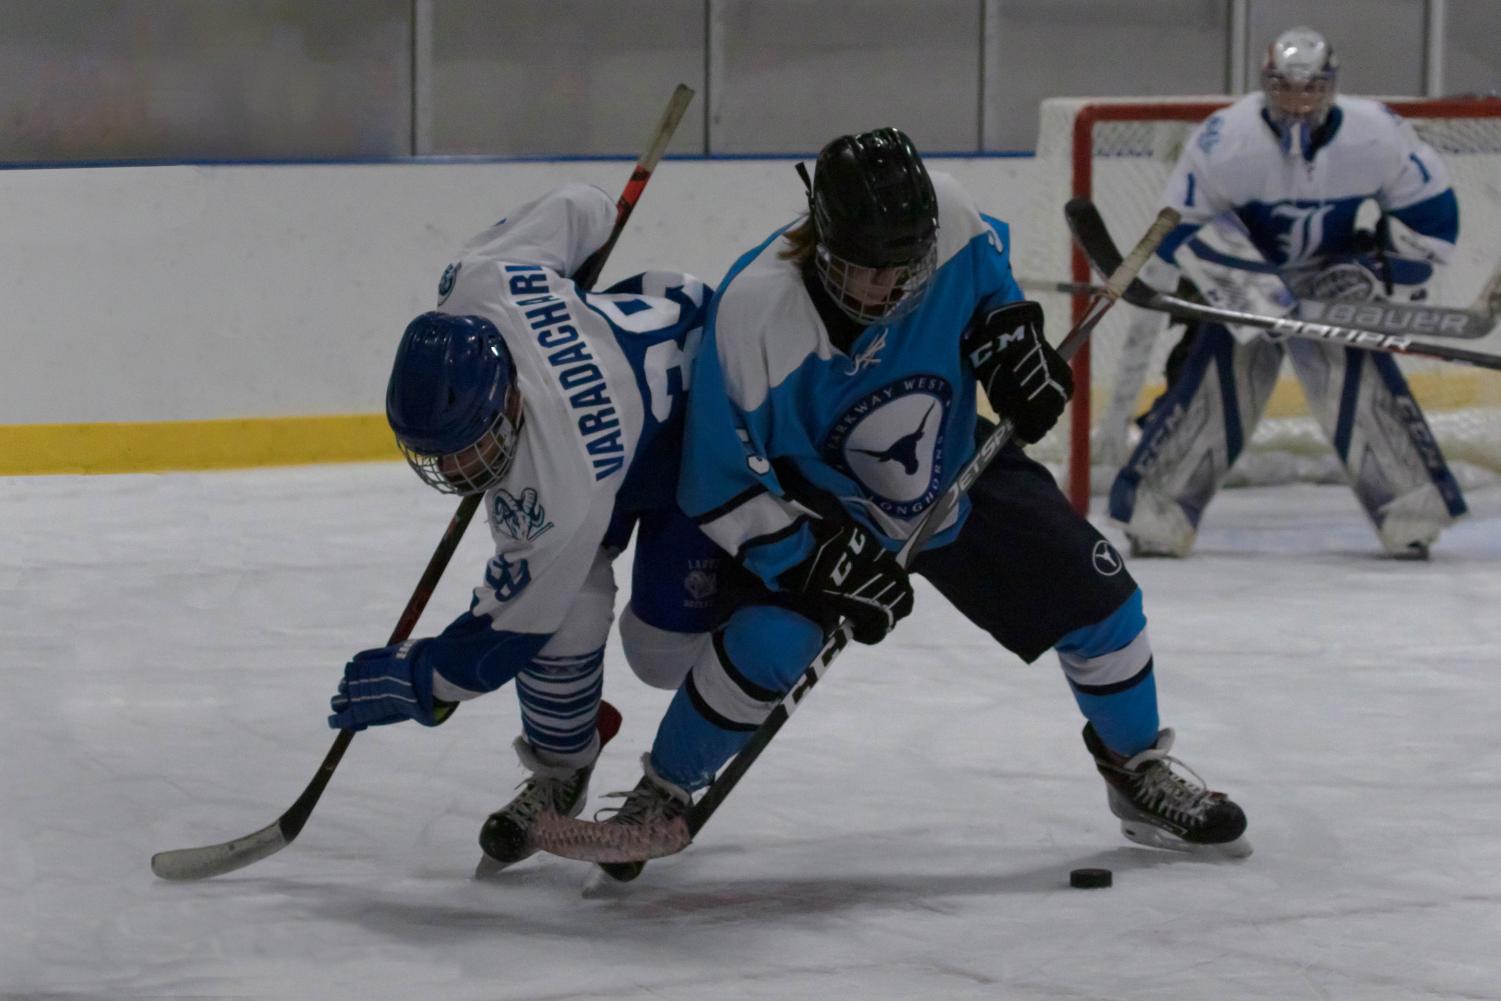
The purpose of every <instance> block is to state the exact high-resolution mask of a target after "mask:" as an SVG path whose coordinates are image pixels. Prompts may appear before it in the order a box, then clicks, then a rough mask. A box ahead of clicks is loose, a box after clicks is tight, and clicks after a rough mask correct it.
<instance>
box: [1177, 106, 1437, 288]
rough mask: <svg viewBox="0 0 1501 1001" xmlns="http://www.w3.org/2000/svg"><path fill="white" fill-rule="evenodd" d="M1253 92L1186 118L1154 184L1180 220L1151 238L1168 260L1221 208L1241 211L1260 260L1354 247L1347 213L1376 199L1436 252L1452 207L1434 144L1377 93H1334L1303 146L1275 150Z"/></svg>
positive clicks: (1285, 261)
mask: <svg viewBox="0 0 1501 1001" xmlns="http://www.w3.org/2000/svg"><path fill="white" fill-rule="evenodd" d="M1265 100H1266V99H1265V97H1264V96H1263V95H1262V94H1261V93H1259V92H1258V93H1253V94H1248V95H1246V96H1245V97H1242V98H1241V99H1240V100H1238V101H1236V102H1235V103H1234V104H1232V105H1230V106H1229V107H1228V108H1225V109H1223V110H1221V111H1219V112H1217V113H1215V114H1214V115H1211V116H1210V117H1209V118H1208V119H1206V120H1205V121H1204V122H1203V123H1202V124H1200V125H1199V126H1198V128H1197V129H1195V130H1194V132H1193V134H1192V135H1191V136H1190V137H1189V139H1188V142H1187V143H1185V145H1184V148H1183V153H1182V155H1181V157H1180V158H1179V160H1178V164H1177V166H1176V168H1175V169H1174V171H1173V173H1172V176H1171V177H1170V178H1169V180H1168V183H1167V188H1166V190H1165V192H1164V195H1163V204H1164V205H1166V206H1171V207H1172V208H1175V209H1177V210H1178V211H1179V212H1181V213H1182V214H1183V223H1182V225H1180V226H1179V227H1178V228H1177V229H1176V230H1174V231H1173V232H1172V233H1171V234H1169V236H1168V238H1167V239H1166V240H1164V241H1163V243H1162V245H1161V247H1160V248H1159V250H1158V254H1159V256H1160V257H1161V259H1162V260H1164V261H1167V262H1169V263H1171V262H1172V260H1173V255H1174V254H1175V252H1176V251H1177V249H1178V247H1179V246H1181V245H1182V244H1183V243H1184V242H1185V241H1186V240H1187V239H1188V238H1189V237H1190V236H1191V235H1192V234H1193V232H1194V231H1195V230H1196V229H1197V228H1198V227H1199V226H1201V225H1203V224H1204V223H1205V222H1208V221H1209V220H1210V219H1212V218H1214V217H1215V216H1218V215H1220V214H1222V213H1227V212H1233V213H1234V214H1235V215H1236V216H1237V217H1239V219H1240V221H1241V222H1242V223H1244V225H1245V227H1246V229H1247V231H1248V232H1249V234H1250V237H1251V240H1252V242H1253V243H1254V244H1255V245H1256V247H1257V249H1258V250H1260V252H1261V254H1262V256H1263V257H1264V258H1265V260H1266V262H1267V263H1269V264H1271V265H1273V266H1274V267H1275V268H1277V269H1278V270H1283V271H1301V270H1308V269H1313V268H1316V267H1318V266H1320V265H1321V264H1323V263H1327V262H1331V261H1334V260H1339V259H1341V258H1346V259H1347V258H1349V257H1351V256H1354V255H1356V254H1357V253H1358V252H1359V248H1358V246H1357V241H1356V214H1357V212H1358V210H1359V209H1360V206H1361V204H1362V203H1363V202H1365V201H1366V200H1368V199H1370V200H1373V201H1375V203H1376V204H1377V206H1378V207H1379V208H1380V210H1381V212H1382V214H1383V215H1384V216H1387V217H1390V218H1392V219H1395V220H1397V221H1399V222H1401V223H1403V224H1404V225H1405V226H1406V228H1407V230H1410V231H1411V238H1412V239H1413V240H1415V241H1417V242H1418V243H1419V244H1421V252H1420V255H1419V256H1422V257H1424V258H1426V259H1427V260H1429V261H1433V262H1435V263H1444V262H1446V261H1447V260H1448V259H1449V258H1450V257H1451V256H1452V253H1453V249H1454V242H1455V240H1456V239H1457V238H1458V235H1459V210H1458V203H1457V201H1456V200H1455V197H1454V192H1453V189H1452V187H1451V185H1450V182H1449V175H1448V171H1447V170H1446V168H1445V167H1444V163H1443V161H1442V160H1441V159H1440V158H1439V157H1438V155H1437V154H1436V153H1435V152H1434V151H1433V150H1432V149H1431V148H1430V147H1429V146H1428V145H1427V144H1426V143H1424V142H1423V141H1422V140H1421V139H1419V138H1418V135H1417V133H1416V132H1414V131H1413V128H1412V125H1411V124H1410V123H1408V122H1406V121H1405V120H1403V119H1402V118H1401V117H1400V116H1399V115H1397V114H1396V113H1395V112H1393V111H1392V110H1391V109H1390V108H1388V107H1387V106H1386V105H1384V104H1382V103H1380V102H1379V101H1373V100H1369V99H1366V98H1358V97H1344V96H1340V97H1338V98H1336V100H1335V103H1334V106H1333V107H1332V108H1331V109H1330V112H1329V117H1328V119H1327V120H1326V122H1325V124H1324V125H1323V126H1321V127H1320V128H1319V129H1317V130H1315V132H1314V134H1313V140H1312V142H1311V143H1310V144H1309V147H1308V149H1307V150H1306V151H1303V152H1298V153H1292V154H1289V153H1285V152H1284V151H1283V148H1282V145H1281V143H1280V141H1279V139H1278V136H1277V134H1276V132H1274V130H1273V129H1272V127H1271V124H1270V123H1269V122H1268V120H1267V119H1266V117H1265V115H1264V113H1263V109H1264V108H1265Z"/></svg>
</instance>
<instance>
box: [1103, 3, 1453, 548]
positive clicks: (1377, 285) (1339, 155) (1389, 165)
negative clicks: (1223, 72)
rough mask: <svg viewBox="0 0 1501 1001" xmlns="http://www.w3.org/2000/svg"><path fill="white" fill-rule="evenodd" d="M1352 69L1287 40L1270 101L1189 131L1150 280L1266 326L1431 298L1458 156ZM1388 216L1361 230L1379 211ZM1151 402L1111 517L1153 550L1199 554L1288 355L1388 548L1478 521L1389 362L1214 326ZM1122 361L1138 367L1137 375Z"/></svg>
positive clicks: (1145, 319)
mask: <svg viewBox="0 0 1501 1001" xmlns="http://www.w3.org/2000/svg"><path fill="white" fill-rule="evenodd" d="M1336 69H1337V66H1336V62H1335V59H1334V55H1333V52H1332V50H1331V49H1330V47H1329V45H1328V43H1327V42H1326V41H1325V40H1324V38H1323V37H1322V36H1321V35H1319V34H1318V33H1317V32H1315V31H1312V30H1310V29H1308V28H1294V29H1292V30H1290V31H1287V32H1284V33H1283V34H1282V35H1280V36H1279V37H1278V38H1277V40H1276V41H1275V42H1273V43H1272V45H1271V46H1270V48H1269V49H1268V52H1267V59H1266V63H1265V66H1264V68H1263V70H1262V91H1261V92H1260V93H1254V94H1250V95H1247V96H1246V97H1243V98H1241V99H1240V100H1238V101H1236V102H1235V103H1234V104H1232V105H1231V106H1230V107H1228V108H1226V109H1224V110H1223V111H1221V112H1219V113H1217V114H1215V115H1213V116H1211V117H1210V118H1209V119H1208V120H1206V121H1205V122H1204V123H1203V124H1202V125H1200V126H1199V127H1198V129H1197V130H1196V131H1195V132H1194V133H1193V134H1192V135H1191V136H1190V138H1189V141H1188V142H1187V144H1186V145H1185V147H1184V151H1183V154H1182V156H1181V157H1180V159H1179V161H1178V164H1177V167H1176V169H1175V170H1174V171H1173V174H1172V177H1171V178H1170V179H1169V181H1168V185H1167V190H1166V192H1165V194H1164V197H1163V201H1164V204H1167V205H1171V206H1172V207H1174V208H1176V209H1178V210H1179V211H1180V212H1181V213H1182V214H1183V224H1182V225H1181V226H1179V227H1178V229H1176V230H1174V231H1173V232H1172V233H1171V234H1170V235H1169V237H1168V238H1167V240H1165V241H1164V242H1163V244H1162V246H1161V248H1160V250H1159V251H1158V256H1157V257H1156V258H1154V259H1153V261H1152V262H1151V264H1150V265H1149V267H1148V268H1147V270H1146V271H1144V273H1143V278H1144V279H1145V280H1147V281H1148V282H1149V283H1151V284H1153V285H1154V286H1156V287H1158V288H1160V289H1163V290H1164V291H1168V290H1171V289H1173V288H1174V287H1175V286H1176V282H1177V279H1178V276H1179V273H1180V269H1181V273H1182V274H1183V275H1184V276H1186V277H1187V278H1188V279H1189V280H1190V281H1191V282H1192V283H1193V284H1194V285H1195V286H1196V287H1197V289H1198V292H1199V294H1200V295H1201V296H1203V297H1204V298H1205V299H1206V300H1207V301H1208V302H1210V303H1211V304H1212V305H1217V306H1227V307H1230V308H1235V309H1240V310H1242V311H1246V312H1255V313H1260V314H1263V315H1286V314H1289V313H1291V312H1293V311H1295V310H1296V308H1297V299H1298V297H1299V296H1305V297H1309V298H1317V299H1333V298H1343V299H1365V298H1380V297H1387V298H1420V297H1421V296H1422V291H1421V290H1422V287H1423V285H1424V283H1426V282H1427V280H1428V279H1429V277H1430V276H1431V275H1432V274H1433V269H1434V267H1435V266H1437V265H1442V264H1443V263H1444V262H1445V261H1447V260H1448V259H1449V257H1450V256H1451V255H1452V253H1453V251H1454V243H1455V240H1456V238H1457V236H1458V233H1459V208H1458V203H1457V202H1456V200H1455V197H1454V191H1453V189H1452V188H1451V186H1450V184H1449V179H1448V175H1447V172H1446V171H1445V168H1444V164H1443V161H1441V160H1440V159H1439V158H1438V156H1437V155H1436V154H1435V153H1434V152H1433V150H1432V149H1430V148H1429V147H1428V146H1427V145H1426V144H1425V143H1423V142H1422V141H1421V140H1420V139H1419V138H1418V137H1417V135H1416V134H1415V133H1414V132H1413V130H1412V127H1411V126H1410V125H1409V124H1407V123H1406V122H1404V121H1403V120H1402V119H1400V118H1399V117H1398V116H1397V115H1395V114H1394V113H1393V112H1392V111H1391V110H1390V109H1388V108H1387V107H1385V106H1384V105H1382V104H1380V103H1379V102H1376V101H1371V100H1366V99H1362V98H1352V97H1336V95H1335V80H1336ZM1367 200H1374V201H1375V203H1376V205H1377V206H1378V207H1379V209H1380V211H1381V216H1380V222H1379V223H1378V224H1377V226H1376V228H1375V230H1374V231H1362V230H1360V229H1358V228H1357V224H1356V216H1357V213H1358V212H1359V210H1360V208H1361V206H1362V204H1363V203H1365V202H1366V201H1367ZM1160 322H1161V316H1160V314H1157V313H1148V312H1145V311H1142V312H1139V313H1138V314H1137V316H1136V317H1135V318H1134V319H1133V330H1132V333H1131V334H1130V335H1129V336H1128V346H1127V350H1126V353H1125V357H1126V358H1127V359H1128V361H1127V362H1126V363H1125V364H1129V360H1130V359H1134V360H1135V361H1136V363H1137V366H1138V368H1137V372H1136V373H1135V374H1134V376H1133V375H1131V374H1127V373H1125V372H1123V378H1122V380H1121V382H1122V386H1123V387H1124V388H1125V392H1124V393H1118V394H1117V395H1118V397H1124V396H1125V395H1130V396H1134V394H1135V393H1136V392H1137V391H1138V389H1139V386H1140V367H1141V366H1142V365H1144V355H1145V352H1144V350H1142V347H1141V341H1142V340H1143V338H1144V336H1145V337H1153V336H1155V334H1156V332H1157V330H1158V329H1160ZM1185 344H1186V348H1187V350H1186V352H1185V353H1184V354H1183V355H1182V363H1181V365H1179V366H1175V371H1174V372H1173V373H1172V374H1171V376H1170V381H1169V386H1168V389H1167V392H1166V393H1164V394H1163V396H1162V397H1161V398H1159V399H1158V400H1157V401H1156V403H1154V404H1153V406H1152V409H1151V411H1150V412H1149V413H1148V415H1147V417H1146V419H1145V421H1144V424H1143V429H1142V437H1141V440H1140V442H1139V444H1138V445H1137V447H1136V449H1135V451H1134V452H1133V453H1132V454H1131V456H1130V458H1129V460H1128V461H1127V462H1126V464H1125V466H1124V467H1123V468H1122V469H1121V471H1120V473H1119V475H1118V476H1117V477H1116V480H1115V483H1114V485H1113V487H1112V489H1111V492H1110V515H1111V517H1112V518H1114V519H1115V520H1117V521H1119V522H1121V523H1123V524H1124V525H1125V528H1126V534H1127V535H1128V536H1129V537H1130V539H1131V545H1132V551H1133V553H1135V554H1138V555H1158V556H1186V555H1187V554H1188V552H1189V550H1190V549H1191V548H1192V546H1193V542H1194V537H1195V534H1196V532H1197V530H1198V525H1199V519H1200V518H1201V516H1202V515H1203V512H1204V508H1205V506H1206V505H1207V504H1208V503H1209V501H1210V499H1211V498H1212V497H1213V496H1214V493H1215V491H1216V490H1217V489H1218V487H1219V485H1220V483H1221V482H1222V481H1223V480H1224V478H1225V475H1226V474H1227V473H1228V472H1229V470H1230V467H1231V465H1232V464H1233V463H1234V462H1235V460H1236V458H1237V456H1239V455H1240V453H1241V451H1242V449H1243V448H1244V446H1245V443H1246V442H1247V441H1249V440H1250V438H1251V433H1252V431H1253V430H1254V429H1255V427H1256V424H1257V422H1258V421H1259V420H1260V419H1261V416H1262V413H1263V412H1264V411H1265V409H1266V405H1267V401H1268V398H1269V397H1270V395H1271V392H1272V388H1273V386H1274V384H1275V383H1276V380H1277V375H1278V370H1279V369H1280V368H1281V363H1282V358H1283V355H1284V354H1286V355H1287V356H1288V357H1289V358H1291V360H1292V365H1293V371H1294V372H1295V374H1296V375H1297V377H1298V380H1299V382H1300V383H1301V384H1302V388H1303V391H1304V393H1305V395H1306V396H1307V398H1308V404H1309V408H1310V409H1311V410H1312V412H1313V415H1314V417H1315V419H1316V420H1317V422H1318V423H1319V425H1320V427H1321V428H1322V429H1323V431H1324V433H1325V434H1326V435H1327V436H1328V438H1329V440H1330V441H1331V442H1332V443H1333V445H1334V448H1335V451H1336V452H1337V453H1338V456H1339V460H1340V462H1341V463H1342V464H1343V466H1344V468H1345V471H1346V473H1347V475H1348V476H1349V479H1350V482H1351V485H1352V486H1353V488H1354V490H1355V494H1356V496H1357V498H1359V501H1360V504H1361V506H1362V507H1363V508H1364V509H1365V511H1366V513H1367V514H1368V515H1369V516H1370V518H1371V521H1372V522H1373V523H1374V525H1375V527H1376V532H1377V535H1378V536H1379V537H1380V539H1381V542H1382V545H1383V546H1385V548H1386V549H1387V551H1388V552H1390V553H1392V554H1394V555H1398V556H1408V557H1419V558H1421V557H1426V556H1427V553H1428V547H1429V546H1430V545H1431V544H1432V543H1433V541H1434V540H1435V539H1436V538H1437V537H1438V534H1439V532H1440V531H1441V530H1442V529H1443V528H1444V527H1445V526H1446V525H1448V524H1449V523H1451V522H1452V521H1453V520H1454V519H1455V518H1457V517H1459V516H1460V515H1462V514H1464V513H1465V510H1466V509H1465V503H1464V499H1463V497H1462V496H1461V494H1460V489H1459V485H1458V483H1457V482H1456V481H1455V479H1454V477H1453V475H1452V474H1451V473H1450V472H1449V469H1448V466H1447V465H1446V463H1445V462H1444V458H1443V456H1442V454H1441V453H1440V452H1439V448H1438V445H1437V443H1436V442H1435V441H1434V438H1433V434H1432V432H1431V431H1430V430H1429V427H1428V424H1427V422H1426V420H1425V419H1424V417H1423V414H1422V411H1421V410H1420V409H1419V407H1418V404H1417V401H1416V400H1415V399H1414V398H1413V396H1412V393H1411V392H1410V391H1409V390H1408V387H1407V382H1406V380H1405V379H1404V378H1403V376H1402V373H1401V371H1400V370H1399V369H1398V368H1397V365H1396V362H1395V361H1394V360H1393V359H1392V358H1391V356H1389V355H1384V354H1377V353H1374V352H1365V351H1360V350H1357V349H1355V348H1350V347H1343V346H1339V345H1333V344H1327V343H1322V342H1314V341H1305V340H1289V341H1286V342H1282V341H1278V340H1273V339H1271V338H1269V337H1267V336H1266V335H1265V334H1264V333H1263V332H1261V331H1258V330H1253V329H1250V328H1230V327H1226V326H1224V325H1221V324H1213V323H1202V324H1198V325H1196V326H1194V327H1191V328H1190V330H1189V333H1188V335H1186V341H1185ZM1123 367H1124V365H1123Z"/></svg>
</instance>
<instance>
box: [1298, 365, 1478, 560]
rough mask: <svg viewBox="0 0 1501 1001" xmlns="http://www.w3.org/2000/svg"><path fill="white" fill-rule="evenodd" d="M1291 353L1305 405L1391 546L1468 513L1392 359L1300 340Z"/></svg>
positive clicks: (1401, 548)
mask: <svg viewBox="0 0 1501 1001" xmlns="http://www.w3.org/2000/svg"><path fill="white" fill-rule="evenodd" d="M1288 353H1289V355H1290V356H1291V358H1292V363H1293V371H1294V372H1295V373H1296V374H1297V376H1298V381H1299V382H1300V383H1301V384H1302V386H1303V392H1304V394H1305V395H1306V396H1307V398H1308V405H1309V409H1310V410H1311V411H1312V412H1313V415H1314V418H1315V420H1317V422H1318V424H1319V426H1320V427H1321V428H1322V429H1323V431H1324V433H1325V435H1327V436H1328V438H1329V440H1330V442H1331V443H1332V444H1333V445H1334V450H1335V453H1336V454H1337V455H1338V456H1339V460H1340V462H1341V464H1342V465H1343V466H1344V468H1345V472H1346V474H1347V475H1348V476H1349V478H1350V483H1351V486H1352V487H1353V489H1354V491H1355V496H1356V497H1357V498H1358V499H1359V501H1360V505H1361V507H1362V508H1364V509H1365V512H1366V514H1367V515H1368V516H1369V517H1370V519H1371V522H1372V523H1373V524H1374V525H1375V526H1376V533H1377V535H1378V536H1379V537H1380V538H1381V542H1382V544H1383V545H1384V546H1385V547H1386V548H1387V549H1388V550H1389V551H1391V552H1393V553H1398V554H1404V555H1405V554H1406V553H1407V552H1409V550H1410V548H1411V547H1413V546H1415V545H1416V546H1423V547H1426V546H1427V545H1429V544H1431V543H1432V542H1433V540H1434V539H1436V538H1437V537H1438V534H1439V532H1440V531H1442V530H1443V529H1444V527H1445V526H1447V525H1449V524H1451V523H1452V522H1453V521H1454V519H1456V518H1458V517H1459V516H1461V515H1463V514H1464V513H1465V512H1466V510H1467V508H1466V505H1465V500H1464V495H1463V493H1462V492H1461V491H1460V488H1459V483H1458V482H1457V481H1456V480H1455V479H1454V475H1453V473H1451V472H1450V470H1449V465H1448V463H1447V462H1445V461H1444V456H1443V453H1442V452H1441V451H1440V450H1439V447H1438V442H1437V441H1435V440H1434V437H1433V431H1432V429H1430V428H1429V426H1428V421H1427V420H1426V419H1425V418H1424V417H1423V411H1422V408H1421V407H1419V406H1418V402H1417V400H1415V399H1414V398H1413V395H1412V392H1411V390H1409V389H1408V387H1407V380H1406V379H1405V378H1404V377H1403V375H1402V371H1401V369H1399V368H1398V367H1397V363H1396V360H1395V359H1394V358H1392V357H1391V356H1389V355H1383V354H1375V353H1373V352H1367V351H1359V350H1356V349H1354V348H1349V347H1343V346H1340V345H1335V344H1325V343H1322V342H1315V341H1301V340H1300V341H1294V342H1290V343H1289V344H1288Z"/></svg>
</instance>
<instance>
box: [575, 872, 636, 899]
mask: <svg viewBox="0 0 1501 1001" xmlns="http://www.w3.org/2000/svg"><path fill="white" fill-rule="evenodd" d="M625 886H626V884H624V883H622V882H620V881H619V880H617V879H611V878H610V877H609V876H608V875H607V874H606V873H605V871H604V870H603V869H601V868H600V867H599V866H597V865H596V866H590V867H589V875H588V876H586V877H585V878H584V885H583V887H581V888H580V890H579V893H580V894H582V895H583V897H584V899H585V900H594V899H597V898H600V897H606V898H608V897H614V896H621V895H623V894H624V893H625Z"/></svg>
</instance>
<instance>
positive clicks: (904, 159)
mask: <svg viewBox="0 0 1501 1001" xmlns="http://www.w3.org/2000/svg"><path fill="white" fill-rule="evenodd" d="M808 209H809V214H810V215H811V217H812V219H813V227H814V230H815V231H816V233H817V236H818V252H817V255H816V259H817V263H818V269H819V273H820V275H821V276H822V278H823V280H824V285H825V287H826V288H828V290H829V292H830V294H831V295H833V297H834V299H835V301H836V302H838V303H839V305H840V307H841V308H843V309H844V310H845V312H847V313H849V314H850V315H851V316H853V317H854V318H855V319H856V320H859V321H860V322H863V323H870V322H874V321H876V320H879V319H890V318H892V316H893V313H894V312H895V310H896V306H897V304H898V302H901V303H903V311H905V309H907V308H910V307H911V306H912V305H914V304H915V303H916V301H917V299H918V297H919V296H920V295H921V293H922V291H923V288H924V287H925V286H926V284H927V282H928V280H929V279H931V278H932V275H933V268H934V264H935V262H936V250H937V243H938V198H937V196H936V195H935V194H934V192H933V182H932V180H930V179H929V177H928V170H927V168H926V167H924V166H923V162H922V157H920V156H918V155H917V150H916V149H915V148H914V147H913V145H912V140H911V139H908V138H907V136H906V134H905V133H903V132H902V131H901V130H900V129H891V128H887V129H876V130H875V131H873V132H862V133H860V134H858V135H848V136H840V137H839V138H838V139H835V140H834V141H833V142H831V143H829V144H828V145H827V146H825V147H824V148H823V150H822V152H820V153H819V154H818V162H817V163H816V165H815V166H814V171H813V183H812V185H811V186H810V188H809V191H808ZM852 268H855V269H900V270H901V272H902V273H901V275H900V276H899V279H898V281H897V283H896V285H895V286H894V288H893V289H892V291H891V294H889V295H888V296H887V297H886V299H885V300H884V301H879V302H875V301H871V300H870V298H869V297H868V296H866V297H864V298H863V299H861V298H860V297H858V296H853V297H852V295H851V289H850V282H851V279H850V277H849V275H848V272H849V271H850V269H852Z"/></svg>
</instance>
